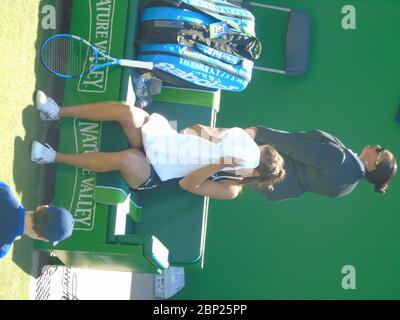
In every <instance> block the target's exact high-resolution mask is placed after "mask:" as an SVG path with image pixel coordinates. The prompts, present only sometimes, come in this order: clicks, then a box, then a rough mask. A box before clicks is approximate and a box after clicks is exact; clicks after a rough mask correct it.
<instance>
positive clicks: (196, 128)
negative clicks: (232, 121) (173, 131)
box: [181, 124, 228, 142]
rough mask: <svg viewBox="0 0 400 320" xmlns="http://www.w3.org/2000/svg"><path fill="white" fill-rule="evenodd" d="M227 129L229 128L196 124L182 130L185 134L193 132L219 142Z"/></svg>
mask: <svg viewBox="0 0 400 320" xmlns="http://www.w3.org/2000/svg"><path fill="white" fill-rule="evenodd" d="M226 130H228V128H213V127H209V126H205V125H202V124H195V125H193V126H191V127H188V128H186V129H183V130H182V131H181V132H182V133H185V134H193V135H196V136H199V137H202V138H204V139H206V140H209V141H213V142H219V141H221V139H222V137H223V135H224V133H225V131H226Z"/></svg>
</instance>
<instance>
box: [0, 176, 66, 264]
mask: <svg viewBox="0 0 400 320" xmlns="http://www.w3.org/2000/svg"><path fill="white" fill-rule="evenodd" d="M73 226H74V219H73V217H72V215H71V213H70V212H69V211H67V210H66V209H64V208H62V207H56V206H48V205H42V206H39V207H38V208H37V209H36V211H27V210H25V208H24V207H23V206H22V205H21V204H20V203H19V202H18V200H17V199H16V198H15V196H14V194H13V192H12V190H11V189H10V187H9V186H8V185H6V184H5V183H4V182H1V181H0V259H1V258H3V257H4V256H5V255H6V254H7V252H8V251H9V249H10V247H11V245H12V244H13V242H14V241H15V240H16V239H17V238H18V237H20V236H23V235H27V236H29V237H31V238H33V239H37V240H42V241H46V242H52V243H53V245H56V244H57V243H58V242H59V241H62V240H64V239H66V238H68V237H69V236H71V234H72V231H73Z"/></svg>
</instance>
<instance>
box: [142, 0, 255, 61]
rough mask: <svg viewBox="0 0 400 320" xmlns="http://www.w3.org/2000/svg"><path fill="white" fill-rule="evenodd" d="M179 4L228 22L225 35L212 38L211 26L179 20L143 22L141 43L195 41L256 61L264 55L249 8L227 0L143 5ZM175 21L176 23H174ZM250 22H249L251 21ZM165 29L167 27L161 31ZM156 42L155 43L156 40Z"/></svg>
mask: <svg viewBox="0 0 400 320" xmlns="http://www.w3.org/2000/svg"><path fill="white" fill-rule="evenodd" d="M159 6H161V7H171V6H172V7H177V8H181V9H187V10H191V11H197V12H200V13H202V14H205V15H207V16H209V17H211V18H213V19H215V20H217V21H221V22H224V23H225V24H226V25H227V28H225V29H226V30H225V35H224V36H223V37H215V38H211V37H210V26H208V25H202V24H196V23H193V22H192V23H188V22H179V21H165V20H163V21H161V20H159V21H144V22H142V26H141V27H142V28H141V32H140V34H141V35H145V36H144V37H142V38H141V39H140V40H139V44H140V43H144V42H143V41H148V42H147V43H150V41H152V43H166V42H165V41H169V43H180V44H182V45H187V46H191V47H194V46H195V45H196V44H201V45H205V46H208V47H210V48H212V49H215V50H218V51H222V52H226V53H228V54H232V55H236V56H238V57H242V58H245V59H248V60H252V61H254V60H256V59H258V58H259V57H260V54H261V50H262V47H261V43H260V41H259V40H258V39H257V38H256V37H255V35H254V20H255V19H254V16H253V15H252V14H251V12H249V11H248V10H245V9H242V8H240V7H238V6H235V5H233V4H230V3H227V2H225V0H145V1H143V8H151V7H159ZM175 22H176V23H175ZM249 22H250V24H249ZM162 29H164V30H162ZM153 41H154V42H153Z"/></svg>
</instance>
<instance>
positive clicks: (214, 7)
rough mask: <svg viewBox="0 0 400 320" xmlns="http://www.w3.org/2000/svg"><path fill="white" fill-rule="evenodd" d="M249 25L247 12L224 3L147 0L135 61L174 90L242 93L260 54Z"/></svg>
mask: <svg viewBox="0 0 400 320" xmlns="http://www.w3.org/2000/svg"><path fill="white" fill-rule="evenodd" d="M254 23H255V19H254V16H253V15H252V13H251V12H249V11H248V10H245V9H243V8H241V7H238V6H236V5H233V4H230V3H228V2H227V1H225V0H147V1H144V2H143V10H142V14H141V18H140V26H139V36H138V40H137V47H138V59H139V60H142V61H149V62H153V63H154V70H153V74H154V75H155V76H156V77H157V78H159V79H161V80H163V81H166V82H170V83H173V84H175V85H178V86H183V87H190V88H197V89H205V90H210V89H216V90H218V89H222V90H229V91H242V90H244V89H245V88H246V87H247V85H248V83H249V82H250V80H251V75H252V69H253V66H254V62H253V61H254V60H255V59H257V58H258V57H259V56H260V54H261V44H260V42H259V41H258V39H257V38H256V37H255V31H254V27H255V25H254Z"/></svg>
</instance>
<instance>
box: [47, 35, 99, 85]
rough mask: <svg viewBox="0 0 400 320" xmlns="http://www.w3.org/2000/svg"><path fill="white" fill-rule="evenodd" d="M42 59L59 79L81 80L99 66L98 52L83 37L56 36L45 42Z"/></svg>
mask: <svg viewBox="0 0 400 320" xmlns="http://www.w3.org/2000/svg"><path fill="white" fill-rule="evenodd" d="M41 59H42V63H43V65H44V66H45V68H46V69H47V70H49V71H50V72H51V73H53V74H55V75H56V76H58V77H61V78H65V79H69V78H80V77H82V76H83V75H85V74H88V73H90V71H91V67H92V66H93V65H94V64H97V60H98V50H97V49H96V48H95V47H93V46H92V45H91V44H90V43H89V42H87V41H86V40H85V39H83V38H81V37H78V36H75V35H72V34H56V35H54V36H51V37H49V38H47V39H46V40H45V41H44V43H43V45H42V50H41Z"/></svg>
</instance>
